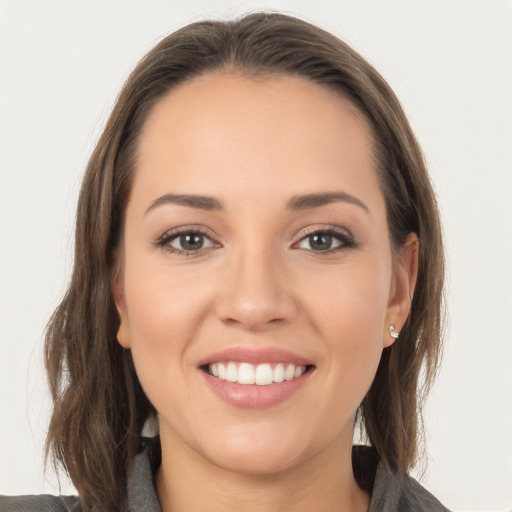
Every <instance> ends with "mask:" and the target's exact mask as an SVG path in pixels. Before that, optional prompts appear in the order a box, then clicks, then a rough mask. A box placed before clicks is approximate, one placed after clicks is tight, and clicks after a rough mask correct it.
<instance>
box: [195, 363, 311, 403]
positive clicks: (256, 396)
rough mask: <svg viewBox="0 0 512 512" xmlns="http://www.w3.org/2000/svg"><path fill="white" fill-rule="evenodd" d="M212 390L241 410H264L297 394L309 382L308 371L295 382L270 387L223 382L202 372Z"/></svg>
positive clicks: (278, 383) (276, 383)
mask: <svg viewBox="0 0 512 512" xmlns="http://www.w3.org/2000/svg"><path fill="white" fill-rule="evenodd" d="M200 371H201V373H202V374H203V376H204V378H205V380H206V383H207V384H208V386H209V387H210V389H211V390H212V391H213V392H214V393H215V394H216V395H217V396H219V397H220V398H221V399H222V400H224V401H225V402H227V403H229V404H231V405H234V406H236V407H240V408H244V409H245V408H247V409H248V408H254V409H262V408H264V407H272V406H273V405H277V404H279V403H281V402H284V401H285V400H286V399H287V398H289V397H291V396H292V395H293V394H294V393H296V392H297V391H298V390H299V389H300V388H301V387H302V386H303V385H304V384H305V383H306V381H307V379H308V378H309V376H310V374H311V372H310V371H308V372H306V373H304V374H302V375H301V376H300V377H297V378H295V379H293V380H288V381H286V380H285V381H283V382H274V383H273V384H269V385H268V386H258V385H256V384H238V383H237V382H228V381H227V380H221V379H218V378H217V377H214V376H213V375H209V374H208V373H206V372H204V371H202V370H200Z"/></svg>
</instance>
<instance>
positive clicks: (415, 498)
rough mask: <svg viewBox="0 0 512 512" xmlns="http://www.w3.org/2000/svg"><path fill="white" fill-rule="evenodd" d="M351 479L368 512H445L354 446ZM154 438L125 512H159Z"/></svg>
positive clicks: (48, 502)
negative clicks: (366, 502)
mask: <svg viewBox="0 0 512 512" xmlns="http://www.w3.org/2000/svg"><path fill="white" fill-rule="evenodd" d="M352 461H353V467H354V475H355V477H356V479H357V481H358V483H359V485H360V486H361V487H362V488H364V489H365V490H367V491H368V492H370V493H371V496H372V497H371V503H370V508H369V510H368V512H448V509H447V508H445V507H444V506H443V505H441V503H440V502H439V501H438V500H437V499H436V498H434V496H432V495H431V494H430V493H429V492H428V491H427V490H426V489H425V488H423V487H422V486H421V485H420V484H419V483H418V482H416V480H414V479H412V478H410V477H408V476H405V475H399V474H396V473H394V472H392V471H390V470H389V469H387V468H386V467H385V466H384V465H383V464H381V463H380V462H379V458H378V455H377V453H376V451H375V450H374V449H372V448H369V447H366V446H354V449H353V452H352ZM160 462H161V453H160V442H159V439H158V437H156V438H153V439H143V441H142V443H141V450H140V452H139V454H138V455H137V456H136V457H135V461H134V464H133V467H132V471H131V472H130V475H129V477H128V509H129V512H161V510H160V505H159V503H158V498H157V496H156V490H155V485H154V479H155V474H156V471H157V469H158V467H159V466H160ZM80 510H81V509H80V505H79V503H78V498H77V497H76V496H50V495H32V496H0V512H80Z"/></svg>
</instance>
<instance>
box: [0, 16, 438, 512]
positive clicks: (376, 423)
mask: <svg viewBox="0 0 512 512" xmlns="http://www.w3.org/2000/svg"><path fill="white" fill-rule="evenodd" d="M75 250H76V255H75V265H74V271H73V275H72V280H71V284H70V287H69V290H68V292H67V294H66V296H65V298H64V300H63V301H62V303H61V305H60V306H59V307H58V309H57V310H56V312H55V314H54V316H53V317H52V319H51V321H50V324H49V327H48V331H47V339H46V362H47V370H48V374H49V379H50V385H51V391H52V397H53V401H54V408H53V415H52V419H51V423H50V428H49V434H48V445H47V446H48V450H49V453H51V454H53V456H54V458H55V460H56V462H57V463H59V464H61V465H62V466H63V467H64V468H65V470H66V471H67V472H68V473H69V475H70V477H71V479H72V481H73V483H74V485H75V486H76V488H77V490H78V494H79V496H78V497H77V498H74V497H70V498H55V497H23V498H1V499H0V510H15V509H16V507H23V510H38V509H42V508H43V507H45V506H50V507H51V508H52V509H53V510H68V509H71V510H137V511H138V510H148V511H149V510H159V509H161V510H162V511H164V512H166V511H173V512H179V511H195V510H212V511H213V510H225V511H226V510H247V511H251V510H258V511H266V510H290V511H299V510H306V509H307V510H319V511H331V510H332V511H336V510H346V511H365V510H371V511H383V510H385V511H392V510H414V511H418V510H429V511H431V510H445V509H444V507H443V506H442V505H441V504H440V503H439V502H438V501H437V500H436V499H435V498H434V497H432V496H431V495H430V494H429V493H428V492H427V491H426V490H424V489H423V488H421V486H420V485H419V484H417V483H416V482H415V481H414V480H412V479H410V478H409V477H408V476H407V473H408V471H409V469H410V468H411V467H412V466H413V465H414V463H415V461H416V459H417V456H418V453H417V452H418V450H417V446H418V437H420V436H421V426H419V425H418V411H420V410H421V399H422V392H423V391H425V390H427V389H428V386H429V384H430V383H431V381H432V379H433V376H434V374H435V370H436V368H437V362H438V359H439V355H440V328H441V325H440V323H441V322H440V318H441V294H442V283H443V250H442V240H441V235H440V227H439V220H438V214H437V207H436V202H435V198H434V195H433V192H432V189H431V186H430V182H429V178H428V174H427V172H426V169H425V167H424V163H423V160H422V156H421V152H420V149H419V147H418V145H417V143H416V141H415V139H414V136H413V134H412V132H411V130H410V128H409V125H408V123H407V120H406V118H405V116H404V114H403V112H402V109H401V107H400V105H399V104H398V101H397V99H396V97H395V96H394V94H393V93H392V91H391V90H390V89H389V87H388V86H387V84H386V83H385V82H384V81H383V79H382V78H381V77H380V75H378V74H377V73H376V71H375V70H374V69H373V68H372V67H371V66H370V65H369V64H368V63H366V62H365V61H364V60H363V59H362V58H361V57H360V56H359V55H357V54H356V53H355V52H354V51H353V50H351V49H350V48H349V47H348V46H347V45H345V44H344V43H342V42H341V41H339V40H338V39H336V38H335V37H333V36H332V35H330V34H328V33H326V32H324V31H322V30H320V29H318V28H316V27H313V26H311V25H309V24H307V23H305V22H303V21H300V20H297V19H294V18H290V17H286V16H283V15H279V14H252V15H249V16H246V17H245V18H242V19H240V20H237V21H234V22H229V23H222V22H200V23H196V24H193V25H190V26H188V27H185V28H183V29H181V30H179V31H178V32H176V33H174V34H172V35H170V36H168V37H167V38H165V39H164V40H163V41H162V42H161V43H160V44H159V45H157V47H155V48H154V49H153V50H152V51H151V52H150V53H149V54H148V55H147V56H146V57H145V58H144V59H143V60H142V61H141V63H140V64H139V65H138V66H137V68H136V69H135V70H134V72H133V73H132V74H131V76H130V78H129V79H128V81H127V83H126V85H125V87H124V89H123V90H122V92H121V94H120V96H119V98H118V101H117V103H116V105H115V107H114V110H113V112H112V115H111V117H110V120H109V121H108V123H107V126H106V128H105V130H104V132H103V135H102V137H101V138H100V140H99V142H98V145H97V147H96V149H95V151H94V153H93V155H92V157H91V159H90V162H89V165H88V168H87V172H86V175H85V178H84V182H83V185H82V190H81V195H80V200H79V205H78V214H77V225H76V246H75ZM422 368H424V370H423V372H422ZM420 373H423V375H422V378H424V381H421V382H420ZM155 423H157V424H158V431H159V435H157V436H155V435H153V434H154V432H151V433H149V430H151V429H149V426H151V425H152V424H155ZM357 423H359V424H360V426H361V428H362V429H363V431H364V433H365V435H366V437H367V440H368V443H367V444H368V445H369V446H368V447H361V446H356V447H352V440H353V435H354V426H355V424H357ZM142 430H144V432H143V435H142V436H141V431H142ZM149 434H151V435H149ZM18 509H20V508H18Z"/></svg>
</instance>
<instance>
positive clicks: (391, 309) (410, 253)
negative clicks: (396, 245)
mask: <svg viewBox="0 0 512 512" xmlns="http://www.w3.org/2000/svg"><path fill="white" fill-rule="evenodd" d="M418 255H419V240H418V237H417V235H416V234H415V233H410V234H409V235H408V236H407V238H406V240H405V243H404V245H403V246H402V247H401V248H400V249H399V250H398V253H397V254H396V256H395V265H394V267H395V268H394V270H393V278H392V281H391V287H390V294H389V301H388V310H387V315H386V325H385V326H384V329H385V333H384V347H389V346H390V345H391V344H392V343H393V342H394V341H395V340H394V338H392V337H391V335H390V334H389V330H388V329H389V326H390V325H393V326H394V330H395V332H397V333H399V332H400V330H401V329H402V327H403V326H404V324H405V321H406V320H407V316H408V315H409V312H410V310H411V302H412V298H413V295H414V288H415V286H416V280H417V278H418Z"/></svg>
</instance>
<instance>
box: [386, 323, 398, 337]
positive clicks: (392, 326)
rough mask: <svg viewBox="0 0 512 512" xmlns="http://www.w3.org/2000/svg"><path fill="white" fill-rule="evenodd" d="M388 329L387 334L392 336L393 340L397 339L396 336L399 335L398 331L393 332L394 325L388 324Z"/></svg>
mask: <svg viewBox="0 0 512 512" xmlns="http://www.w3.org/2000/svg"><path fill="white" fill-rule="evenodd" d="M388 331H389V335H390V336H391V337H392V338H394V339H395V340H397V339H398V337H399V336H400V334H399V333H397V332H395V326H394V325H390V326H389V329H388Z"/></svg>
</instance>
